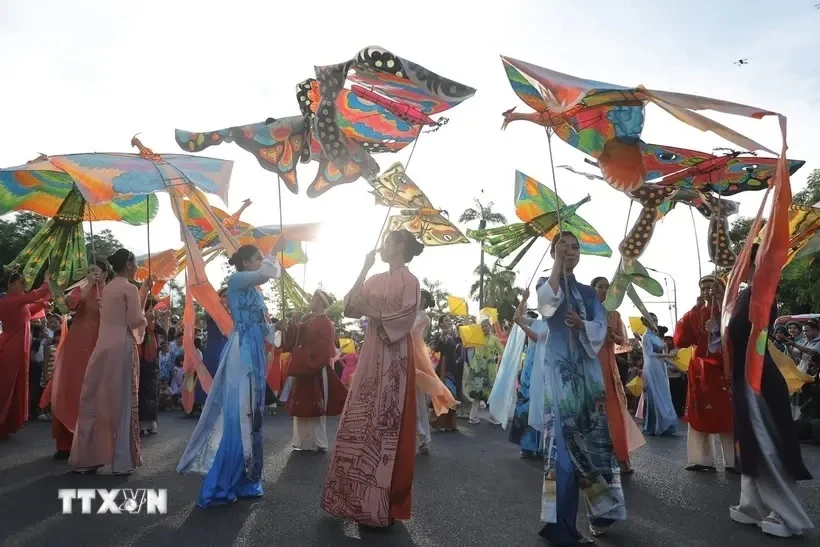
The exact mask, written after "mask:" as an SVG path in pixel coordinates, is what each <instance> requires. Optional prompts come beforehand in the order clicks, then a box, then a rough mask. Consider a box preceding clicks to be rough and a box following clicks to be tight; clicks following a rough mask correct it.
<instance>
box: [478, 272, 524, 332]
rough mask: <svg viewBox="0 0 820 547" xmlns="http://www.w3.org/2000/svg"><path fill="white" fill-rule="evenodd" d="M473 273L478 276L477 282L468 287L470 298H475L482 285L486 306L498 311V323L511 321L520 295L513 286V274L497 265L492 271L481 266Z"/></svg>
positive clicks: (517, 289) (518, 290) (519, 291)
mask: <svg viewBox="0 0 820 547" xmlns="http://www.w3.org/2000/svg"><path fill="white" fill-rule="evenodd" d="M474 273H475V274H476V275H477V276H478V281H476V282H475V283H473V284H472V286H471V287H470V296H471V297H472V298H475V296H476V294H478V292H479V291H480V290H481V287H482V284H483V287H484V291H485V296H486V300H487V306H489V307H491V308H495V309H497V310H498V320H499V321H505V320H506V321H512V319H513V315H515V307H516V306H517V305H518V297H519V296H520V295H521V293H522V291H521V289H519V288H517V287H515V285H514V284H515V272H513V271H510V270H508V269H506V268H504V267H499V266H498V265H494V266H493V268H492V269H489V268H487V267H486V266H483V265H482V266H479V267H478V268H476V269H475V271H474ZM482 308H483V306H482Z"/></svg>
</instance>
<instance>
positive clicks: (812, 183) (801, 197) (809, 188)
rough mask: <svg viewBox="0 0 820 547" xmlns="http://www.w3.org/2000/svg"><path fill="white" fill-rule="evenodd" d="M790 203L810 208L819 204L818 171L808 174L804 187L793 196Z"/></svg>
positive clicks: (819, 180)
mask: <svg viewBox="0 0 820 547" xmlns="http://www.w3.org/2000/svg"><path fill="white" fill-rule="evenodd" d="M792 201H793V202H794V203H795V204H797V205H805V206H811V205H814V204H815V203H818V202H820V169H815V170H814V171H812V172H811V173H809V177H808V178H807V179H806V187H805V188H803V189H802V190H800V191H799V192H797V193H796V194H794V196H793V197H792Z"/></svg>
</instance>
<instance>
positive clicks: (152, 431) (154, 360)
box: [137, 295, 165, 435]
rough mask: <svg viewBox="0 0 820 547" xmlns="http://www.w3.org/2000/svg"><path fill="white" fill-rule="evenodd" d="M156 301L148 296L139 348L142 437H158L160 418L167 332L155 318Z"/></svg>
mask: <svg viewBox="0 0 820 547" xmlns="http://www.w3.org/2000/svg"><path fill="white" fill-rule="evenodd" d="M155 305H156V300H154V298H153V296H151V295H149V296H148V303H147V305H146V308H145V311H146V313H145V317H146V319H147V325H146V326H145V337H144V338H143V340H142V343H141V344H139V346H137V350H138V351H139V359H140V375H139V420H140V435H156V434H157V433H158V431H157V420H158V418H159V415H158V414H159V341H160V338H161V337H164V334H165V331H164V330H163V329H162V327H161V326H159V325H158V324H157V322H156V318H155V317H154V306H155Z"/></svg>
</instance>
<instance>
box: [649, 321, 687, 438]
mask: <svg viewBox="0 0 820 547" xmlns="http://www.w3.org/2000/svg"><path fill="white" fill-rule="evenodd" d="M649 317H650V318H651V319H652V323H651V324H650V322H649V321H647V320H646V318H645V317H641V323H643V325H644V326H645V327H646V332H645V333H644V334H643V335H642V336H641V345H642V346H643V389H644V394H645V396H646V400H645V402H644V408H645V410H644V422H643V432H644V433H645V434H646V435H672V434H674V433H675V431H676V430H677V425H678V413H677V412H675V405H674V404H673V403H672V392H671V390H670V387H669V375H668V374H667V368H668V367H669V365H667V364H666V361H664V359H665V358H666V357H669V356H668V355H667V354H666V353H664V344H663V341H662V340H661V338H660V336H659V335H658V316H657V315H655V314H654V313H651V314H649Z"/></svg>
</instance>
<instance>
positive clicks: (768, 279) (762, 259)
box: [746, 116, 792, 394]
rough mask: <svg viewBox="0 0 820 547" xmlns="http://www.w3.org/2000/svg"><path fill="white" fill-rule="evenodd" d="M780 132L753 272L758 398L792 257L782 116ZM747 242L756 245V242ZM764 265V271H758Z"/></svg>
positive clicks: (750, 373)
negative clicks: (775, 314)
mask: <svg viewBox="0 0 820 547" xmlns="http://www.w3.org/2000/svg"><path fill="white" fill-rule="evenodd" d="M780 131H781V134H782V135H783V148H782V150H781V151H780V158H778V160H777V164H776V165H775V168H774V169H775V170H774V177H772V185H773V186H774V198H773V199H772V209H771V212H770V213H769V221H768V222H767V223H766V226H767V228H766V233H765V234H764V235H763V238H762V241H761V242H760V247H759V248H758V253H757V265H758V267H757V268H755V272H754V278H753V285H754V291H752V299H751V302H750V304H749V319H750V320H751V322H752V332H751V336H750V337H749V345H748V347H747V349H746V381H747V382H748V383H749V386H750V387H751V388H752V390H754V392H755V393H757V394H760V389H761V381H762V378H763V356H764V355H765V354H766V342H767V341H768V336H767V333H768V328H769V319H770V318H769V314H770V313H771V309H772V303H773V302H774V299H775V295H776V294H777V285H778V283H780V274H781V271H782V270H783V266H784V265H785V264H786V257H787V256H788V254H789V207H790V206H791V204H792V190H791V185H790V183H789V168H788V166H787V163H788V160H787V159H786V150H787V149H788V146H787V144H786V118H784V117H783V116H780ZM747 241H754V238H749V239H748V240H747ZM763 264H765V267H759V266H760V265H763Z"/></svg>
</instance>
